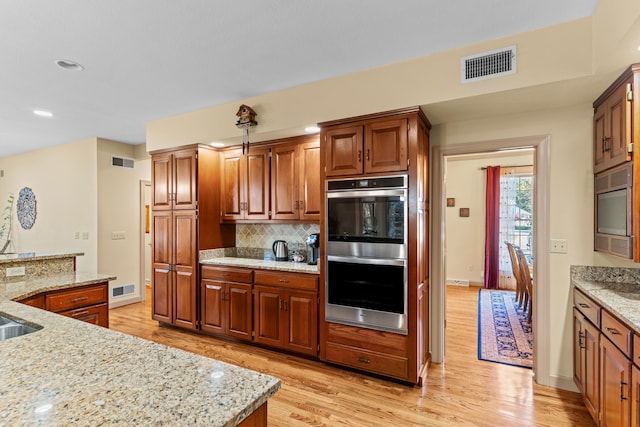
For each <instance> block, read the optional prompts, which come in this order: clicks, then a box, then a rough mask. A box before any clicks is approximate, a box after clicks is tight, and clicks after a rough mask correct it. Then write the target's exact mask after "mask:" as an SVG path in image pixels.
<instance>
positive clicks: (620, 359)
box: [573, 289, 640, 427]
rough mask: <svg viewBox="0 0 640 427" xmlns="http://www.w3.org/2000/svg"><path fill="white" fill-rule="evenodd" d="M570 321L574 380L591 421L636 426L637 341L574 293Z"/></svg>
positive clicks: (639, 396) (639, 419) (639, 397)
mask: <svg viewBox="0 0 640 427" xmlns="http://www.w3.org/2000/svg"><path fill="white" fill-rule="evenodd" d="M573 319H574V322H573V325H574V381H575V383H576V385H577V386H578V389H579V391H580V392H581V393H582V396H583V399H584V403H585V406H586V407H587V409H588V410H589V412H590V413H591V416H592V417H593V419H594V421H595V422H596V424H598V425H599V426H602V427H605V426H606V427H630V426H640V414H639V413H638V411H639V406H638V402H639V401H640V371H639V370H638V367H639V366H640V365H638V364H636V363H635V362H636V361H638V362H640V358H638V356H640V337H639V336H637V335H634V334H633V333H632V331H631V328H629V326H628V325H626V324H625V323H623V322H621V321H620V320H618V319H617V318H616V317H615V316H614V315H612V314H611V313H610V312H609V311H607V310H605V309H603V308H601V307H600V306H599V305H598V304H597V303H595V302H594V301H593V300H591V299H590V298H588V297H587V296H586V295H584V294H583V293H582V292H580V291H579V290H577V289H576V290H574V310H573ZM632 354H633V355H635V357H636V359H635V360H634V359H632ZM632 361H633V362H632Z"/></svg>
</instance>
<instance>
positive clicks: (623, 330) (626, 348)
mask: <svg viewBox="0 0 640 427" xmlns="http://www.w3.org/2000/svg"><path fill="white" fill-rule="evenodd" d="M602 333H603V334H604V335H605V336H606V337H607V338H609V340H611V342H612V343H614V344H615V345H616V347H618V348H619V349H620V350H621V351H622V352H623V353H624V354H625V355H626V356H627V357H631V330H629V328H628V327H627V326H626V325H624V324H623V323H621V322H620V321H619V320H618V319H616V318H614V317H613V316H612V315H610V314H609V313H608V312H607V311H605V310H602Z"/></svg>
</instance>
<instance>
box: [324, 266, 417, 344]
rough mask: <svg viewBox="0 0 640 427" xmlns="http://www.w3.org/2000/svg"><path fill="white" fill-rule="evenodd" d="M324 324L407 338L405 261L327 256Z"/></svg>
mask: <svg viewBox="0 0 640 427" xmlns="http://www.w3.org/2000/svg"><path fill="white" fill-rule="evenodd" d="M325 296H326V304H325V320H327V321H328V322H335V323H343V324H347V325H354V326H361V327H365V328H370V329H378V330H382V331H391V332H396V333H401V334H404V335H406V334H407V261H406V260H403V259H380V258H357V257H343V256H331V255H329V256H327V275H326V283H325Z"/></svg>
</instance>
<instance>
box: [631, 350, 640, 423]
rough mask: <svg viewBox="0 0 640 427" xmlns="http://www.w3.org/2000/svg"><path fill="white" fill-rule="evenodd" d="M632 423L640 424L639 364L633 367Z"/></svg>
mask: <svg viewBox="0 0 640 427" xmlns="http://www.w3.org/2000/svg"><path fill="white" fill-rule="evenodd" d="M634 354H635V353H634ZM631 425H632V426H640V369H638V366H637V365H633V366H632V367H631Z"/></svg>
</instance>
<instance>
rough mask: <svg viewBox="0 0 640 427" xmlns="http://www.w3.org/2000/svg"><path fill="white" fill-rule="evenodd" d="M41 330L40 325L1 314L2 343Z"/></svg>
mask: <svg viewBox="0 0 640 427" xmlns="http://www.w3.org/2000/svg"><path fill="white" fill-rule="evenodd" d="M40 329H42V326H40V325H36V324H34V323H31V322H27V321H26V320H23V319H20V318H18V317H14V316H10V315H8V314H6V313H1V312H0V341H4V340H8V339H9V338H15V337H19V336H22V335H26V334H30V333H32V332H36V331H38V330H40Z"/></svg>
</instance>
